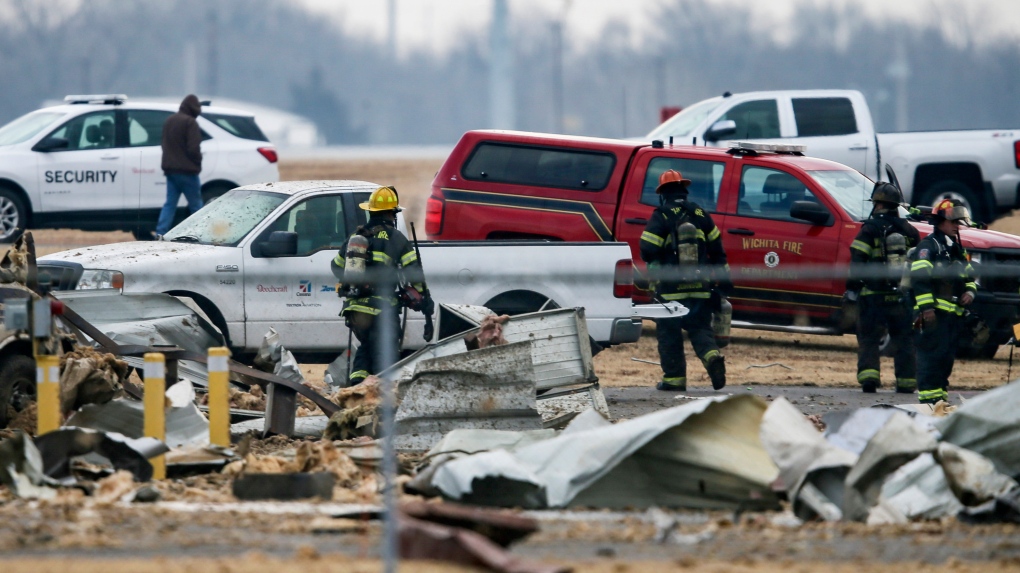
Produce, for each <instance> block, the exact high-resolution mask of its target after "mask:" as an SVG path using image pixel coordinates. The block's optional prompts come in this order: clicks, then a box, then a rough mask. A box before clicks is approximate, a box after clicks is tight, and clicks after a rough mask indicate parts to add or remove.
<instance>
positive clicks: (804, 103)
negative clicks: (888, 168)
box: [789, 97, 876, 176]
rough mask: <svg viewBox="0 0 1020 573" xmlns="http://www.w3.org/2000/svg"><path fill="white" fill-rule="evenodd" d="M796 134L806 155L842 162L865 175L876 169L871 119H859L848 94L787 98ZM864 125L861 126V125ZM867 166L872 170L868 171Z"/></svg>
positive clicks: (796, 140)
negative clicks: (804, 148) (805, 149)
mask: <svg viewBox="0 0 1020 573" xmlns="http://www.w3.org/2000/svg"><path fill="white" fill-rule="evenodd" d="M790 105H791V106H792V111H793V118H794V121H795V123H796V129H797V137H796V139H795V140H789V143H794V144H797V145H806V146H807V151H806V152H805V155H808V156H811V157H820V158H822V159H828V160H830V161H836V162H838V163H842V164H843V165H846V166H848V167H852V168H854V169H856V170H858V171H860V172H861V173H864V174H865V175H868V176H873V174H874V171H875V164H874V163H875V145H876V143H875V135H874V134H873V133H869V132H868V131H869V129H870V125H871V122H870V120H868V121H867V122H866V123H867V125H866V126H864V125H859V124H860V123H864V121H863V120H864V118H861V121H858V118H857V116H856V115H855V112H854V105H853V102H852V101H851V100H850V98H848V97H795V98H792V99H791V100H790ZM862 128H863V129H862ZM869 169H870V170H871V173H870V174H869Z"/></svg>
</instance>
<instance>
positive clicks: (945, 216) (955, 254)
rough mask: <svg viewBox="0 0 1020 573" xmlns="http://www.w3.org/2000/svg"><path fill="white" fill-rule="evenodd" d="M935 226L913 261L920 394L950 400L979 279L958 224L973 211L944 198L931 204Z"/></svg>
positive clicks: (934, 399) (926, 398)
mask: <svg viewBox="0 0 1020 573" xmlns="http://www.w3.org/2000/svg"><path fill="white" fill-rule="evenodd" d="M931 217H932V224H933V225H934V227H935V230H934V232H933V233H932V234H931V235H928V236H927V237H925V238H924V240H922V241H921V242H920V244H918V245H917V251H916V253H915V257H914V261H913V262H912V263H911V265H910V281H911V284H912V286H913V289H914V301H915V302H914V311H915V313H916V314H917V321H916V322H915V324H916V325H917V327H918V329H919V332H918V334H917V390H918V393H917V397H918V399H919V400H920V402H921V403H927V404H934V403H936V402H938V401H939V400H945V401H948V400H949V393H948V392H947V391H946V389H947V388H948V387H949V375H950V374H952V372H953V361H954V360H955V358H956V344H957V341H958V340H959V339H960V337H961V336H962V335H963V334H964V322H963V314H964V309H965V307H967V306H969V305H970V303H972V302H974V297H975V295H976V293H977V283H976V282H974V279H973V278H972V277H973V272H974V269H973V268H972V267H971V266H970V262H969V260H968V259H969V257H968V256H967V250H966V249H964V248H963V245H962V244H961V243H960V232H959V228H960V226H966V225H967V224H968V219H969V218H970V213H969V212H968V210H967V207H966V206H964V205H962V204H960V203H959V202H958V201H953V200H950V199H943V200H941V201H939V203H938V204H937V205H935V207H934V208H932V214H931Z"/></svg>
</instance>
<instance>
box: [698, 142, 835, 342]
mask: <svg viewBox="0 0 1020 573" xmlns="http://www.w3.org/2000/svg"><path fill="white" fill-rule="evenodd" d="M742 162H743V165H742V166H741V164H740V163H741V162H737V163H736V164H737V166H739V167H740V171H739V173H734V175H735V176H739V181H735V180H733V181H732V182H731V183H730V184H728V185H727V189H728V190H730V192H732V191H733V190H737V194H738V196H737V201H736V202H735V203H736V204H734V202H733V201H732V198H730V197H727V198H726V200H727V202H726V208H727V210H730V211H731V214H727V215H725V217H723V218H722V223H721V224H720V221H718V220H717V221H716V225H717V226H719V227H720V230H721V231H722V237H723V246H724V248H725V249H726V256H727V258H728V260H729V264H730V271H731V274H732V277H733V283H734V285H735V287H736V289H735V292H734V293H733V296H732V297H731V302H732V303H733V308H734V311H735V312H736V311H741V312H744V313H766V314H784V315H792V316H793V317H802V318H814V319H821V320H822V321H823V322H824V321H825V320H826V319H830V318H831V315H832V312H833V311H835V310H836V309H837V308H838V307H839V304H840V297H841V295H842V293H843V286H844V283H845V278H841V277H833V278H826V279H817V280H802V279H798V278H797V276H796V274H795V271H797V270H798V269H813V270H817V269H824V268H826V267H831V266H832V265H833V264H834V263H835V262H836V260H837V257H839V256H842V253H840V245H839V235H840V232H841V228H840V225H837V224H835V223H836V217H835V215H834V214H833V213H834V208H833V205H832V204H830V202H831V199H830V198H829V197H828V196H826V195H824V194H822V193H815V192H813V191H812V189H811V187H812V186H810V185H805V182H804V181H802V180H801V179H800V176H798V175H795V174H793V173H788V172H785V171H780V170H777V169H774V168H772V167H764V166H758V165H755V164H754V160H753V159H752V158H745V159H743V160H742ZM794 201H812V202H815V203H818V204H821V205H822V206H823V207H825V209H827V210H828V211H829V213H830V217H829V220H828V221H827V223H826V224H813V223H810V222H808V221H803V220H798V219H794V218H793V217H791V216H790V207H791V205H792V203H793V202H794ZM835 293H839V294H835Z"/></svg>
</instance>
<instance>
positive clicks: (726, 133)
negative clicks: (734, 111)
mask: <svg viewBox="0 0 1020 573" xmlns="http://www.w3.org/2000/svg"><path fill="white" fill-rule="evenodd" d="M735 133H737V122H735V121H733V120H732V119H724V120H721V121H717V122H715V123H713V124H712V127H710V128H708V131H706V132H705V137H704V139H705V141H709V142H712V143H715V142H716V141H719V140H720V139H726V138H728V137H730V136H731V135H734V134H735Z"/></svg>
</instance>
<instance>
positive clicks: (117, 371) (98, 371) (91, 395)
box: [60, 346, 131, 414]
mask: <svg viewBox="0 0 1020 573" xmlns="http://www.w3.org/2000/svg"><path fill="white" fill-rule="evenodd" d="M130 369H131V368H130V366H128V364H127V362H125V361H123V360H120V359H119V358H117V357H116V356H114V355H113V354H110V353H108V352H98V351H96V350H95V349H93V348H89V347H87V346H78V347H76V348H75V349H74V350H73V351H72V352H68V353H67V354H64V355H63V356H61V357H60V409H61V411H62V412H64V414H68V413H70V412H72V411H74V410H78V409H79V408H81V407H82V406H84V405H86V404H105V403H107V402H109V401H110V400H113V398H114V397H116V396H118V395H119V394H120V393H121V391H122V389H123V384H124V381H125V380H127V377H128V373H129V372H130Z"/></svg>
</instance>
